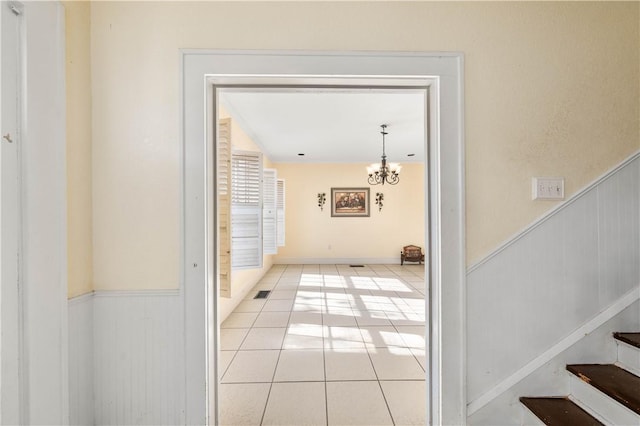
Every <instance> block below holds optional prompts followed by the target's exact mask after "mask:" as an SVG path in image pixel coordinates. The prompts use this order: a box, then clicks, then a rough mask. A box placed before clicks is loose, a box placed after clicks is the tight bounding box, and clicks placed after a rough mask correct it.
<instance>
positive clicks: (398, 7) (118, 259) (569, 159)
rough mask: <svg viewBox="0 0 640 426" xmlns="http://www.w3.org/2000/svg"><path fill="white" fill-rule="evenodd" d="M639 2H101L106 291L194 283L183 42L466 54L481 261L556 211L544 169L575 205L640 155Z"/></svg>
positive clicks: (96, 68)
mask: <svg viewBox="0 0 640 426" xmlns="http://www.w3.org/2000/svg"><path fill="white" fill-rule="evenodd" d="M639 6H640V5H639V4H638V3H637V2H626V3H616V2H601V3H599V2H584V3H583V2H566V3H562V2H513V3H507V2H496V3H492V2H468V3H467V2H371V3H368V2H338V3H327V2H322V3H315V2H299V3H295V2H289V3H276V2H257V3H248V2H194V3H187V2H179V3H171V2H137V3H129V2H95V3H92V8H91V24H92V26H91V35H92V42H91V47H92V72H93V74H92V77H93V78H92V81H93V84H92V94H93V123H94V127H93V199H94V204H93V209H94V210H93V212H94V214H93V218H94V282H95V286H96V288H108V289H114V288H175V287H176V286H177V285H178V273H179V264H180V220H181V219H180V182H181V181H180V167H181V164H180V150H181V145H180V135H179V123H180V121H179V114H180V104H179V81H180V74H179V66H178V61H179V54H178V49H179V48H224V49H309V50H340V51H349V50H379V51H459V52H462V53H464V55H465V111H464V112H465V123H464V124H465V144H466V216H467V223H466V225H467V234H466V241H467V262H468V263H469V264H471V263H473V262H475V261H477V260H478V259H480V258H482V257H483V256H485V255H486V254H488V253H489V252H490V251H491V250H493V249H494V248H496V247H497V246H498V245H499V244H500V243H501V242H503V241H504V240H505V239H507V238H509V237H510V236H511V235H513V234H514V233H517V232H518V231H519V230H521V229H523V227H525V226H527V224H529V223H531V222H532V221H533V220H535V219H536V218H537V217H539V216H540V215H542V214H543V213H544V212H546V211H548V210H549V209H551V208H552V207H554V206H555V205H556V204H555V203H552V202H533V201H531V200H530V179H531V177H532V176H548V175H553V176H564V177H565V178H566V192H567V194H568V195H569V196H570V195H571V194H572V193H575V191H576V190H578V189H579V188H581V187H583V186H584V185H586V184H588V183H589V182H590V181H592V180H593V179H594V178H596V177H598V176H599V175H601V174H602V173H603V172H605V171H606V170H607V169H609V168H611V167H612V166H614V165H615V164H617V163H618V162H620V161H621V160H623V159H624V158H626V157H627V156H628V155H630V154H631V153H633V152H635V151H636V150H638V148H640V137H639V132H640V130H639V120H640V108H639V106H638V105H639V98H640V78H639V74H640V72H639V63H640V61H639V51H640V49H639V46H640V34H639V31H638V28H639V26H640V19H639ZM287 185H288V186H290V185H291V183H290V182H288V183H287ZM400 185H402V184H400ZM316 192H317V191H316V190H314V191H313V192H312V193H311V195H310V196H311V197H312V199H311V201H309V203H310V205H312V206H313V197H314V196H315V195H314V194H315V193H316ZM373 213H374V214H375V212H373ZM383 214H384V213H383Z"/></svg>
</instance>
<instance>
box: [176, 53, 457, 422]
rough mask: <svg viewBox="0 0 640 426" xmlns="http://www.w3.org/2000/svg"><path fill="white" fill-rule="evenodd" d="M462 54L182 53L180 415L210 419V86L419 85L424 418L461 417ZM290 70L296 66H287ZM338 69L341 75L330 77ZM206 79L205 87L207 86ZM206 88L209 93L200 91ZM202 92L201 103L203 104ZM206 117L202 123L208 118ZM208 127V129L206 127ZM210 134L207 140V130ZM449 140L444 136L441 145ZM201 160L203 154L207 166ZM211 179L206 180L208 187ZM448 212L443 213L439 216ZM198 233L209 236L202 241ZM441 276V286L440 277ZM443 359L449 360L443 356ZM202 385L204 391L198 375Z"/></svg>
mask: <svg viewBox="0 0 640 426" xmlns="http://www.w3.org/2000/svg"><path fill="white" fill-rule="evenodd" d="M461 65H462V58H461V56H460V55H457V54H441V53H439V54H381V53H348V54H347V53H344V54H342V53H302V52H293V53H287V52H220V51H205V52H203V51H185V52H183V83H184V85H183V89H184V91H183V100H184V111H183V112H184V114H183V117H184V122H183V130H184V134H183V137H184V141H185V150H184V164H185V176H184V179H185V193H184V197H185V212H184V217H185V247H184V249H185V261H184V266H185V267H184V273H185V275H184V290H185V355H186V366H187V371H186V395H187V398H186V420H187V422H188V423H191V422H193V423H197V422H203V420H204V421H206V419H207V418H208V419H209V423H213V422H214V420H213V419H215V418H216V408H217V407H216V406H215V404H211V403H210V402H212V401H216V398H217V396H216V391H217V390H216V387H215V386H216V385H215V383H216V378H217V372H216V371H215V370H216V368H215V365H216V360H215V355H214V354H215V351H216V342H217V341H218V336H217V335H216V330H215V327H212V326H211V325H212V324H215V323H216V322H215V321H216V314H217V313H216V310H215V304H214V302H215V291H214V290H215V288H216V287H215V279H216V278H215V277H216V265H215V259H216V253H215V244H214V241H215V239H214V237H215V222H214V221H213V218H214V217H215V212H216V206H215V203H214V201H213V200H211V201H208V200H210V199H211V197H207V194H211V193H212V192H211V188H210V182H214V178H213V164H215V161H214V160H215V155H214V151H213V149H212V148H213V146H214V145H213V142H214V141H213V138H212V135H213V133H214V132H212V128H211V124H210V122H207V120H206V117H208V113H207V111H213V110H214V109H213V108H214V103H213V93H214V92H215V90H216V87H222V86H227V87H229V86H233V85H236V86H237V85H240V86H246V85H256V84H259V85H274V84H276V85H278V84H280V85H281V84H282V83H283V81H285V82H286V83H287V84H288V85H292V84H293V85H303V86H318V85H323V84H324V85H327V84H328V85H336V84H337V83H339V84H343V85H345V84H346V85H353V84H357V85H360V86H362V87H367V86H374V87H375V86H385V87H394V88H402V87H408V86H409V87H416V86H419V87H424V88H428V89H429V90H430V94H431V96H430V97H429V111H430V114H429V116H428V117H427V119H426V121H427V122H428V123H429V126H428V128H429V136H428V139H429V140H430V144H429V146H428V147H427V152H428V155H427V158H428V170H429V176H428V179H427V182H426V186H425V187H426V188H428V189H427V197H426V198H427V199H428V202H427V206H428V209H429V217H430V221H429V223H428V224H427V226H426V228H425V229H427V238H426V241H429V242H430V246H429V248H428V253H429V254H428V255H429V260H430V262H429V265H430V269H429V271H428V273H427V275H428V279H427V284H428V293H429V298H428V299H429V301H430V303H429V305H428V306H426V312H427V318H428V320H427V328H428V330H429V331H428V336H429V340H428V343H427V345H428V360H429V361H428V363H427V366H426V369H427V377H428V383H429V386H428V389H427V395H426V401H425V405H426V406H427V413H428V422H429V423H431V424H439V423H461V422H463V421H462V419H463V418H465V414H464V413H465V402H464V394H465V392H464V380H463V378H464V333H463V331H464V326H463V323H464V321H463V312H464V309H463V307H464V291H463V282H464V245H463V235H464V232H463V230H464V226H463V223H464V221H463V213H462V212H463V203H462V200H463V198H462V194H463V187H464V185H463V182H464V180H463V168H462V164H463V163H462V158H463V156H462V101H461V96H462V83H461V82H462V68H461ZM292 70H295V72H294V73H292V72H291V71H292ZM336 76H339V77H336ZM203 78H204V82H205V84H204V85H203ZM203 89H204V91H205V92H207V93H206V94H205V93H203ZM203 96H204V102H203ZM205 123H207V124H205ZM205 126H208V128H206V127H205ZM207 135H209V137H207ZM445 140H446V142H447V143H443V142H444V141H445ZM202 159H206V162H205V163H204V164H203V163H202ZM207 182H209V184H207ZM443 212H446V213H447V214H446V215H443ZM203 236H206V238H204V237H203ZM443 281H447V292H442V291H441V288H442V283H443ZM444 359H446V362H444V361H443V360H444ZM203 376H206V377H207V378H208V379H207V380H208V386H207V387H206V392H201V391H200V389H202V388H201V385H200V384H201V383H202V382H201V380H200V379H199V378H201V377H203Z"/></svg>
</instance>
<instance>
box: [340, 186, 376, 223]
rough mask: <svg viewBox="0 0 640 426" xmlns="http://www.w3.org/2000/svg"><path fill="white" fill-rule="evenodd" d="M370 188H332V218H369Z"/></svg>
mask: <svg viewBox="0 0 640 426" xmlns="http://www.w3.org/2000/svg"><path fill="white" fill-rule="evenodd" d="M369 204H370V198H369V188H331V216H332V217H369Z"/></svg>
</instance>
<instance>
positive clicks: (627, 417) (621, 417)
mask: <svg viewBox="0 0 640 426" xmlns="http://www.w3.org/2000/svg"><path fill="white" fill-rule="evenodd" d="M567 374H569V376H570V389H571V399H572V400H573V401H574V402H576V403H577V404H579V405H580V406H581V407H582V408H584V409H585V410H587V411H588V412H589V413H590V414H591V415H593V416H594V417H596V418H598V419H599V420H601V421H603V422H604V423H606V424H613V425H629V426H631V425H640V416H639V415H637V414H635V413H634V412H633V411H631V410H629V409H628V408H627V407H625V406H623V405H622V404H620V403H618V402H617V401H615V400H613V399H612V398H610V397H609V396H607V395H605V394H604V393H602V392H600V391H599V390H598V389H596V388H595V387H593V386H591V385H590V384H588V383H585V382H584V381H582V380H580V379H579V378H578V377H577V376H575V375H574V374H571V373H569V372H567Z"/></svg>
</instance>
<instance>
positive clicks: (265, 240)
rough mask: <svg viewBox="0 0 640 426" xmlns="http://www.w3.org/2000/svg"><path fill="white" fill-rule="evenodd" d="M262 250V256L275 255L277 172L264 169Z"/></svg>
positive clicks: (276, 250) (276, 251) (276, 249)
mask: <svg viewBox="0 0 640 426" xmlns="http://www.w3.org/2000/svg"><path fill="white" fill-rule="evenodd" d="M262 176H263V180H262V248H263V250H264V254H276V253H278V248H277V246H276V196H277V185H278V172H277V171H276V170H275V169H264V170H263V172H262Z"/></svg>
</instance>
